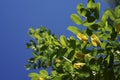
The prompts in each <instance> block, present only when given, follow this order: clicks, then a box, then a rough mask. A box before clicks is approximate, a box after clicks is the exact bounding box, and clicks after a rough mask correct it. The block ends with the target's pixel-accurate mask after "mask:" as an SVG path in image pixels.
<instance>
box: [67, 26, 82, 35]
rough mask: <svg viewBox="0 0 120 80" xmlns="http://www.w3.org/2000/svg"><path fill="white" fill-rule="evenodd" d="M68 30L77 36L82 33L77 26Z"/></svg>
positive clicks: (69, 27)
mask: <svg viewBox="0 0 120 80" xmlns="http://www.w3.org/2000/svg"><path fill="white" fill-rule="evenodd" d="M67 29H68V30H69V31H71V32H73V33H74V34H76V35H77V34H78V33H79V32H80V30H79V29H78V28H77V27H76V26H68V28H67Z"/></svg>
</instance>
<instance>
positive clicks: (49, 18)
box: [0, 0, 108, 80]
mask: <svg viewBox="0 0 120 80" xmlns="http://www.w3.org/2000/svg"><path fill="white" fill-rule="evenodd" d="M96 1H97V2H98V1H101V0H96ZM86 2H87V0H0V35H1V36H0V80H30V79H29V78H28V76H27V75H28V73H29V72H32V71H34V70H30V71H26V69H25V68H24V65H25V64H26V63H27V59H28V58H30V57H31V50H28V49H26V45H25V44H26V43H27V42H28V41H29V39H30V37H29V36H28V29H29V27H31V26H32V27H33V28H37V27H39V26H40V25H43V26H46V27H47V28H49V29H51V31H52V32H53V33H55V34H57V35H61V34H64V35H66V36H70V35H72V33H71V32H69V31H67V26H69V25H75V24H74V23H73V22H72V21H71V20H70V17H69V16H70V14H72V13H76V9H75V8H76V5H77V4H78V3H86ZM101 2H102V1H101ZM107 6H108V5H107V4H106V3H103V2H102V3H101V12H102V13H103V12H104V10H105V9H106V8H107ZM102 13H101V14H102ZM38 71H39V70H38Z"/></svg>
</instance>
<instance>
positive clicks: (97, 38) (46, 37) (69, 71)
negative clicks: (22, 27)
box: [26, 0, 120, 80]
mask: <svg viewBox="0 0 120 80" xmlns="http://www.w3.org/2000/svg"><path fill="white" fill-rule="evenodd" d="M99 13H100V3H95V1H94V0H88V3H87V6H86V7H84V5H83V4H78V5H77V13H73V14H72V15H71V16H70V18H71V19H72V21H73V22H74V23H75V24H76V25H78V26H80V27H81V25H83V26H82V27H86V29H85V30H80V29H79V27H76V26H69V27H68V30H69V31H71V32H72V33H73V34H74V35H76V37H77V38H78V39H76V38H74V37H73V36H70V37H69V38H66V37H65V36H64V35H61V36H60V37H57V36H56V35H55V34H52V33H51V31H50V30H48V29H46V28H45V27H43V26H41V27H40V28H37V29H33V28H30V29H29V35H30V36H31V37H32V38H33V39H32V40H30V41H29V43H27V48H30V49H32V50H33V52H32V54H33V57H32V58H30V59H29V60H28V64H27V65H26V69H28V70H29V69H37V68H44V69H47V68H49V67H51V68H52V71H51V73H49V74H48V73H47V72H46V70H40V74H37V73H30V74H29V77H31V78H32V80H119V78H120V60H119V58H120V42H119V41H118V38H119V37H120V6H117V7H116V8H115V9H114V10H111V9H108V10H106V11H105V12H104V14H103V16H102V17H101V18H100V17H99Z"/></svg>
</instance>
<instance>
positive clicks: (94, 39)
mask: <svg viewBox="0 0 120 80" xmlns="http://www.w3.org/2000/svg"><path fill="white" fill-rule="evenodd" d="M91 41H92V44H93V46H98V45H99V44H100V43H101V41H100V40H99V38H98V37H97V36H96V35H95V34H93V35H92V36H91Z"/></svg>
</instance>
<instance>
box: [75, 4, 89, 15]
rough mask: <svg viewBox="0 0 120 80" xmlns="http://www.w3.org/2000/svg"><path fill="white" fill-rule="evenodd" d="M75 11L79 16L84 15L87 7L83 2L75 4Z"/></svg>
mask: <svg viewBox="0 0 120 80" xmlns="http://www.w3.org/2000/svg"><path fill="white" fill-rule="evenodd" d="M77 13H78V14H79V15H81V16H85V15H86V14H87V9H85V8H84V6H83V4H78V5H77Z"/></svg>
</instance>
